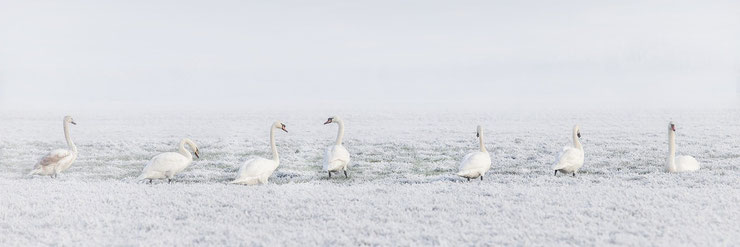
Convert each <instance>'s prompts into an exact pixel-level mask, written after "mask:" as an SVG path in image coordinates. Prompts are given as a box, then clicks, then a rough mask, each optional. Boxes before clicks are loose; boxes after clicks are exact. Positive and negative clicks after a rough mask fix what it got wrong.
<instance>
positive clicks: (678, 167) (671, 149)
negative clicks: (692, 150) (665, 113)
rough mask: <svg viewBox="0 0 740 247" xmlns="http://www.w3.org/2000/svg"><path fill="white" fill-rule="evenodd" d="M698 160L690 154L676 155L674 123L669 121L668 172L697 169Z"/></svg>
mask: <svg viewBox="0 0 740 247" xmlns="http://www.w3.org/2000/svg"><path fill="white" fill-rule="evenodd" d="M699 168H701V167H700V166H699V161H696V159H694V157H691V156H678V157H676V125H675V124H673V122H670V124H669V125H668V162H667V166H666V171H668V172H692V171H696V170H699Z"/></svg>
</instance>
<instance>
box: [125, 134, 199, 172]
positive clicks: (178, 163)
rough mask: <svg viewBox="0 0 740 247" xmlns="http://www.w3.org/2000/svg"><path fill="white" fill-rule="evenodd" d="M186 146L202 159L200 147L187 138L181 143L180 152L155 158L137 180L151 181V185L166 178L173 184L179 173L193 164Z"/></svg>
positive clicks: (159, 155)
mask: <svg viewBox="0 0 740 247" xmlns="http://www.w3.org/2000/svg"><path fill="white" fill-rule="evenodd" d="M185 144H187V145H188V146H190V149H192V150H193V153H195V157H197V158H200V152H199V151H198V146H197V145H195V143H194V142H193V141H192V140H190V139H188V138H185V139H182V141H180V149H179V150H178V152H167V153H161V154H158V155H157V156H154V158H152V159H151V160H150V161H149V163H148V164H147V165H146V167H144V170H143V171H141V175H139V177H138V178H136V179H137V180H144V179H149V183H151V182H152V180H153V179H165V178H166V179H167V182H169V183H172V179H173V178H174V177H175V175H176V174H177V173H179V172H181V171H182V170H185V168H187V167H188V166H190V164H191V163H193V155H192V154H190V151H188V150H187V149H185Z"/></svg>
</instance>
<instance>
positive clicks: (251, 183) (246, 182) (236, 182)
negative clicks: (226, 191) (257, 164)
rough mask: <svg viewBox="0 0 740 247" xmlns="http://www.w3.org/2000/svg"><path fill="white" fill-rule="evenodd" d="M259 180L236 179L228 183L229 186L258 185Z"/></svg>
mask: <svg viewBox="0 0 740 247" xmlns="http://www.w3.org/2000/svg"><path fill="white" fill-rule="evenodd" d="M259 181H260V180H259V178H255V177H247V178H237V179H235V180H234V181H231V182H229V183H230V184H246V185H255V184H258V183H259Z"/></svg>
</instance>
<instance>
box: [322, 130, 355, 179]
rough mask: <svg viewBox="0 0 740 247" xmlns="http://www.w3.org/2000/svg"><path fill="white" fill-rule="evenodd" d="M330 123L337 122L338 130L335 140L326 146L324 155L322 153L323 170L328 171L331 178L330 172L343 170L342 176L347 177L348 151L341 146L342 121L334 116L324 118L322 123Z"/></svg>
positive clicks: (342, 135) (342, 134)
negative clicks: (334, 142)
mask: <svg viewBox="0 0 740 247" xmlns="http://www.w3.org/2000/svg"><path fill="white" fill-rule="evenodd" d="M330 123H337V125H339V132H337V142H336V144H334V145H331V146H329V147H327V148H326V155H324V167H323V170H324V171H325V172H327V173H329V178H331V173H332V172H338V171H340V170H341V171H344V177H345V178H348V177H349V176H348V175H347V165H348V164H349V161H350V159H349V152H347V149H346V148H344V146H342V137H344V121H342V119H341V118H339V117H337V116H334V117H330V118H329V120H326V122H325V123H324V125H327V124H330Z"/></svg>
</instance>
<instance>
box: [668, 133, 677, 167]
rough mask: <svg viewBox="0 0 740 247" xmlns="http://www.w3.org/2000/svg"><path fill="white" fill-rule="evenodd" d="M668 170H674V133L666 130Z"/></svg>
mask: <svg viewBox="0 0 740 247" xmlns="http://www.w3.org/2000/svg"><path fill="white" fill-rule="evenodd" d="M667 168H668V171H675V170H676V133H674V132H673V131H672V130H670V129H669V130H668V167H667Z"/></svg>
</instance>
